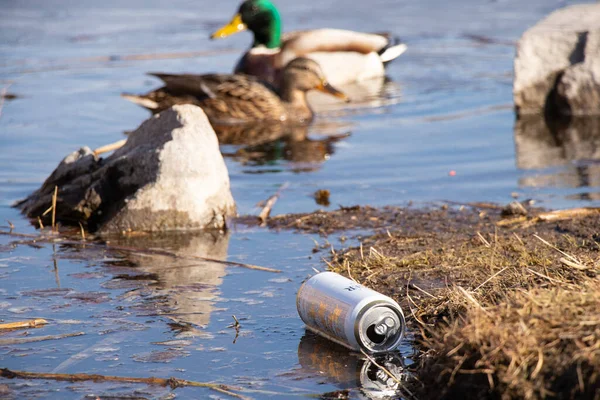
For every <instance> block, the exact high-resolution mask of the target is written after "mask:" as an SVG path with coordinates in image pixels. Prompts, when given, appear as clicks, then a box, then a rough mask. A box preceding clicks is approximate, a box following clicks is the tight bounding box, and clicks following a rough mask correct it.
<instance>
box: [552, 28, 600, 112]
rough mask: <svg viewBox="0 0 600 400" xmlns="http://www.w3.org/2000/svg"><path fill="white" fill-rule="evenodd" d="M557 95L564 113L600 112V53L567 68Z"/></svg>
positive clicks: (558, 84)
mask: <svg viewBox="0 0 600 400" xmlns="http://www.w3.org/2000/svg"><path fill="white" fill-rule="evenodd" d="M599 36H600V34H599ZM599 46H600V44H599ZM556 97H557V98H556V104H557V105H558V106H559V107H560V112H561V113H562V114H567V115H596V114H600V54H599V55H598V56H596V57H595V58H586V61H585V62H583V63H580V64H576V65H574V66H572V67H570V68H567V70H566V71H565V73H564V74H563V75H562V77H561V78H560V80H559V81H558V83H557V86H556Z"/></svg>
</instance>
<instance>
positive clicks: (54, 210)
mask: <svg viewBox="0 0 600 400" xmlns="http://www.w3.org/2000/svg"><path fill="white" fill-rule="evenodd" d="M57 198H58V186H54V195H53V196H52V232H56V200H57Z"/></svg>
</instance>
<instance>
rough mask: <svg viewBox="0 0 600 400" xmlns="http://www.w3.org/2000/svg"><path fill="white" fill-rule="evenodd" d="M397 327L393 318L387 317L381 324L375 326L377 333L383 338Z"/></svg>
mask: <svg viewBox="0 0 600 400" xmlns="http://www.w3.org/2000/svg"><path fill="white" fill-rule="evenodd" d="M394 326H396V321H394V319H393V318H390V317H387V318H385V319H384V320H383V321H382V322H380V323H379V324H377V325H375V333H377V334H378V335H381V336H387V333H388V331H389V330H390V329H392V328H394Z"/></svg>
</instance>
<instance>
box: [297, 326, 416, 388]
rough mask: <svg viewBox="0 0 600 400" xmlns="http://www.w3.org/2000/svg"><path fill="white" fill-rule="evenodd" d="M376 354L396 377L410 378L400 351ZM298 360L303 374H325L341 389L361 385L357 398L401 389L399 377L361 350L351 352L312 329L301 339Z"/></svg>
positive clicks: (401, 379) (376, 357) (402, 379)
mask: <svg viewBox="0 0 600 400" xmlns="http://www.w3.org/2000/svg"><path fill="white" fill-rule="evenodd" d="M374 358H375V360H376V362H377V364H379V365H381V366H384V367H385V368H386V369H387V370H388V372H390V373H391V374H393V375H394V376H395V377H396V379H397V380H399V381H404V380H406V379H407V374H406V371H405V370H404V360H403V359H402V356H401V355H400V353H398V352H390V353H386V354H382V355H376V356H374ZM298 362H299V363H300V366H301V372H302V373H304V374H307V375H313V374H314V375H318V376H319V377H325V378H327V380H328V381H329V382H330V383H332V384H334V385H336V386H338V387H339V388H341V389H347V388H358V391H359V393H360V395H359V396H358V398H368V399H378V398H388V396H393V395H395V394H396V391H397V390H398V389H399V387H398V386H399V385H398V382H397V381H396V380H394V379H392V378H391V377H390V376H388V375H387V374H386V373H385V372H384V371H383V370H381V368H380V367H378V366H377V365H376V364H374V363H373V362H372V361H371V360H368V359H367V358H366V357H365V356H363V355H362V354H358V353H354V352H350V351H348V350H347V349H346V348H345V347H342V346H339V345H337V344H332V343H331V342H329V341H328V340H327V339H325V338H323V337H321V336H319V335H316V334H314V333H312V332H306V334H305V335H304V336H303V337H302V339H300V343H299V344H298Z"/></svg>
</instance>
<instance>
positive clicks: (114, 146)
mask: <svg viewBox="0 0 600 400" xmlns="http://www.w3.org/2000/svg"><path fill="white" fill-rule="evenodd" d="M125 143H127V139H122V140H119V141H117V142H114V143H111V144H107V145H105V146H101V147H98V148H97V149H96V150H94V156H96V157H98V156H99V155H100V154H103V153H108V152H109V151H113V150H118V149H120V148H121V147H123V146H124V145H125Z"/></svg>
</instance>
